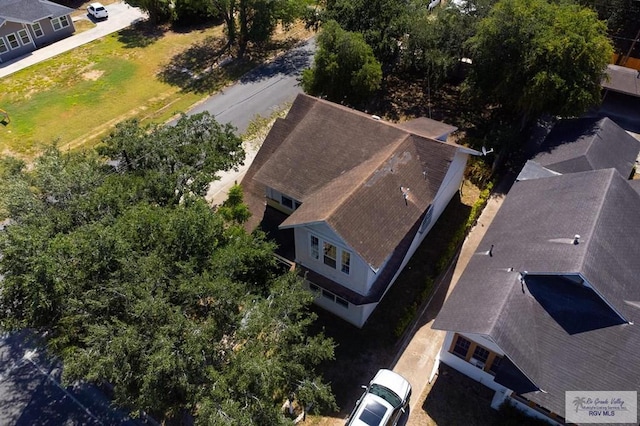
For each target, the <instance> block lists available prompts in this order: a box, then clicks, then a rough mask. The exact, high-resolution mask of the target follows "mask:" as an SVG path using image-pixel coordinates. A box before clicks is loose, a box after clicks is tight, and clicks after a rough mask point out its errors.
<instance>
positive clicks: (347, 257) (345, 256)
mask: <svg viewBox="0 0 640 426" xmlns="http://www.w3.org/2000/svg"><path fill="white" fill-rule="evenodd" d="M350 268H351V253H349V252H348V251H345V250H343V251H342V266H341V268H340V270H341V271H342V272H344V273H345V274H347V275H349V269H350Z"/></svg>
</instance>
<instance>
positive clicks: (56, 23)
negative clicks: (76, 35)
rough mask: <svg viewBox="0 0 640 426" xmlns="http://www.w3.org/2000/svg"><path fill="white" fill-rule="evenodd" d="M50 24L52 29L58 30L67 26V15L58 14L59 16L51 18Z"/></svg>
mask: <svg viewBox="0 0 640 426" xmlns="http://www.w3.org/2000/svg"><path fill="white" fill-rule="evenodd" d="M51 25H53V29H54V30H56V31H60V30H61V29H63V28H66V27H68V26H69V18H68V17H67V16H60V17H59V18H53V19H52V20H51Z"/></svg>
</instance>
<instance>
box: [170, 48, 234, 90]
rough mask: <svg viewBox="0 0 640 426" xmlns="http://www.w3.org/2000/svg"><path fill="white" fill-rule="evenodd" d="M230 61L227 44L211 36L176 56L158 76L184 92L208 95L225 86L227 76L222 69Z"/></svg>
mask: <svg viewBox="0 0 640 426" xmlns="http://www.w3.org/2000/svg"><path fill="white" fill-rule="evenodd" d="M230 61H231V56H230V55H229V51H228V48H227V44H226V42H225V41H224V40H222V39H220V38H217V37H213V36H211V37H207V38H206V39H204V40H203V41H201V42H199V43H196V44H194V45H192V46H191V47H190V48H188V49H187V50H185V51H183V52H181V53H178V54H177V55H175V56H174V57H173V58H171V61H169V63H168V64H166V65H165V66H164V67H163V69H162V70H161V71H160V73H159V74H158V75H159V78H160V80H161V81H163V82H165V83H168V84H171V85H173V86H177V87H180V88H181V89H182V90H184V91H188V92H195V93H208V92H211V91H213V90H214V89H216V88H218V87H219V86H220V84H222V83H221V82H222V81H223V80H224V75H225V73H224V71H222V69H221V67H223V66H224V65H225V64H227V63H230Z"/></svg>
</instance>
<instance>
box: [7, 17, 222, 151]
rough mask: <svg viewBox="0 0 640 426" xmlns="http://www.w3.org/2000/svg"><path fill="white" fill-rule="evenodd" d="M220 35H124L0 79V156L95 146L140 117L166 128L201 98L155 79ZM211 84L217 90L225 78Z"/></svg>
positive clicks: (219, 76)
mask: <svg viewBox="0 0 640 426" xmlns="http://www.w3.org/2000/svg"><path fill="white" fill-rule="evenodd" d="M221 34H222V30H221V28H220V27H215V28H206V29H198V30H193V31H189V32H183V33H175V32H163V33H156V34H153V35H146V34H144V33H141V32H139V31H138V30H133V29H129V30H123V31H122V32H120V33H115V34H112V35H110V36H108V37H105V38H103V39H100V40H97V41H94V42H92V43H90V44H87V45H85V46H81V47H79V48H77V49H74V50H72V51H70V52H67V53H65V54H62V55H60V56H57V57H55V58H52V59H50V60H47V61H45V62H43V63H40V64H38V65H34V66H32V67H29V68H27V69H24V70H22V71H19V72H17V73H15V74H12V75H10V76H8V77H4V78H2V79H1V82H2V89H3V90H2V91H1V92H0V108H2V109H4V110H6V111H7V112H8V113H9V115H10V118H11V122H10V123H9V124H6V125H4V126H1V125H0V150H1V152H2V153H4V154H7V153H12V154H15V155H19V156H23V157H27V158H28V157H31V156H33V155H34V154H35V153H36V152H38V151H39V150H40V148H41V146H42V144H48V143H51V142H52V141H54V140H58V141H59V144H60V145H61V146H62V147H69V148H77V147H81V146H89V145H92V144H95V143H96V142H98V141H99V140H100V138H101V137H103V136H104V135H105V134H106V133H107V132H108V130H109V129H110V128H111V127H112V126H113V125H115V124H116V123H117V122H119V121H121V120H123V119H126V118H130V117H139V118H141V119H143V120H154V121H164V120H167V119H168V118H170V117H171V116H172V115H174V114H175V113H176V112H180V111H186V110H187V109H188V108H189V106H191V105H193V104H194V103H195V102H197V101H198V100H199V99H201V98H202V97H203V95H204V94H203V93H202V91H200V92H196V91H183V90H181V89H180V87H179V85H170V84H168V83H165V82H162V81H161V80H160V79H159V78H158V75H159V73H160V72H162V71H163V70H165V71H166V66H167V65H168V64H169V63H170V61H171V60H172V59H173V58H174V57H176V56H177V55H179V54H180V53H183V54H184V52H185V51H187V50H188V49H189V48H192V47H193V46H194V45H199V46H203V45H211V44H217V39H219V38H220V37H221ZM209 78H215V79H217V80H219V81H214V82H210V83H209V84H208V86H207V89H208V90H210V91H213V90H216V89H218V88H219V87H220V85H222V84H225V83H226V81H227V80H226V77H225V76H224V75H222V74H216V75H213V76H210V77H209Z"/></svg>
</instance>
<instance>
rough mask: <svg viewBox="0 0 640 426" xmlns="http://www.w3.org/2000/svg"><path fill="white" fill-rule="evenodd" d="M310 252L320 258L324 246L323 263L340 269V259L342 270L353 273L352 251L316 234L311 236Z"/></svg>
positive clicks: (344, 272) (312, 255) (347, 273)
mask: <svg viewBox="0 0 640 426" xmlns="http://www.w3.org/2000/svg"><path fill="white" fill-rule="evenodd" d="M309 243H310V245H309V253H310V255H311V257H312V258H313V259H315V260H320V246H322V263H324V264H325V265H327V266H329V267H330V268H333V269H338V259H339V260H340V269H339V270H340V271H341V272H342V273H343V274H346V275H349V274H350V273H351V253H350V252H349V251H347V250H344V249H343V248H341V247H338V246H336V245H335V244H332V243H330V242H328V241H325V240H322V239H320V237H317V236H315V235H310V236H309Z"/></svg>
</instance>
